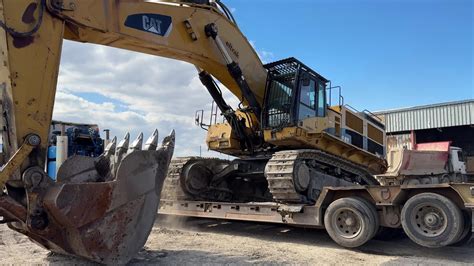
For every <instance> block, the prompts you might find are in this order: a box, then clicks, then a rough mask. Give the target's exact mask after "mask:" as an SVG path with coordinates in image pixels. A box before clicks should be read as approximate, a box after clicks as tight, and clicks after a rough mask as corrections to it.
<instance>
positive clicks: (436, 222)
mask: <svg viewBox="0 0 474 266" xmlns="http://www.w3.org/2000/svg"><path fill="white" fill-rule="evenodd" d="M412 219H413V221H414V224H416V228H417V230H418V231H419V233H421V234H423V235H425V236H429V237H435V236H438V235H440V234H442V233H443V232H444V230H445V229H446V227H447V219H446V214H445V213H444V212H443V210H441V209H439V208H436V207H433V206H428V205H425V206H419V207H418V208H417V211H416V212H415V213H414V216H413V217H412Z"/></svg>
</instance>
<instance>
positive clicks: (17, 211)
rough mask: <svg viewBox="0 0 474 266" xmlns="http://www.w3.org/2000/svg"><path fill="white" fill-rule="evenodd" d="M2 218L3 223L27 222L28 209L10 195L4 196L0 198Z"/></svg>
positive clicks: (0, 214)
mask: <svg viewBox="0 0 474 266" xmlns="http://www.w3.org/2000/svg"><path fill="white" fill-rule="evenodd" d="M0 216H2V217H3V221H2V222H8V221H9V222H12V221H19V222H25V221H26V208H25V207H24V206H23V205H21V204H20V203H18V202H17V201H15V200H14V199H12V198H11V197H9V196H8V195H2V196H0Z"/></svg>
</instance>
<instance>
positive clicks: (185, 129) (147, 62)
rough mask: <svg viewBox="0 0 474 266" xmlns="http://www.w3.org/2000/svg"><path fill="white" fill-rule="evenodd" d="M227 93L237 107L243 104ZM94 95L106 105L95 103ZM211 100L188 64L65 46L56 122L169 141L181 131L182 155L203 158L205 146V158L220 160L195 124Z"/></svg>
mask: <svg viewBox="0 0 474 266" xmlns="http://www.w3.org/2000/svg"><path fill="white" fill-rule="evenodd" d="M223 91H224V92H225V95H224V97H225V98H226V99H228V100H229V102H230V103H231V104H233V105H234V106H235V104H236V103H238V100H237V99H236V98H235V97H234V96H233V95H231V94H230V93H228V92H227V90H223ZM94 94H100V95H101V96H102V97H99V98H100V100H101V101H99V102H98V101H97V99H94V98H91V97H93V95H94ZM87 95H88V96H87ZM91 95H92V96H91ZM96 98H97V97H96ZM211 101H212V99H211V97H210V96H209V95H208V93H207V91H206V89H205V88H204V87H203V86H202V84H201V83H200V81H199V78H198V76H197V72H196V70H195V68H194V67H193V66H192V65H190V64H188V63H184V62H180V61H175V60H170V59H165V58H160V57H155V56H150V55H144V54H138V53H133V52H129V51H124V50H119V49H114V48H108V47H103V46H96V45H90V44H81V43H73V42H65V44H64V47H63V57H62V61H61V68H60V75H59V82H58V91H57V94H56V104H55V108H54V115H53V117H54V119H57V120H64V121H70V122H81V123H96V124H98V125H99V126H100V128H101V129H105V128H109V129H111V131H112V135H117V136H119V137H120V136H123V135H125V133H126V132H127V131H130V132H131V134H132V136H137V135H138V133H139V132H144V133H145V137H147V135H148V134H151V133H152V132H153V130H154V129H155V128H158V129H159V131H160V135H161V137H163V136H164V135H165V134H167V133H168V132H170V131H171V130H172V129H175V130H176V133H177V146H176V150H175V154H176V155H177V156H190V155H198V154H199V147H200V146H201V147H202V151H203V156H216V155H218V154H216V153H214V152H207V147H206V145H205V137H206V132H205V131H204V130H202V129H200V128H198V127H196V126H195V125H194V112H195V111H196V110H198V109H204V110H205V113H206V114H208V113H209V111H210V107H211Z"/></svg>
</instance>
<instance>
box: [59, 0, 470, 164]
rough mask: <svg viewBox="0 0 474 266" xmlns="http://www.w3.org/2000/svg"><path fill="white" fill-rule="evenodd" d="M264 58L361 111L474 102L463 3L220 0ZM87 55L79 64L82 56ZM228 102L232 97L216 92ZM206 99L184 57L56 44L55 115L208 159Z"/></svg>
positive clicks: (467, 5) (452, 0)
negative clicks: (306, 73)
mask: <svg viewBox="0 0 474 266" xmlns="http://www.w3.org/2000/svg"><path fill="white" fill-rule="evenodd" d="M223 2H224V3H226V5H227V6H228V7H229V8H230V9H231V10H232V12H233V15H234V16H235V18H236V20H237V23H238V25H239V27H240V29H241V31H242V32H243V33H244V35H245V36H247V38H248V40H249V41H250V42H251V43H252V45H253V46H254V48H255V49H256V51H257V53H258V54H259V55H260V57H261V59H262V61H263V62H265V63H268V62H271V61H276V60H279V59H283V58H287V57H296V58H298V59H299V60H300V61H302V62H304V63H305V64H306V65H308V66H309V67H311V68H313V69H314V70H315V71H316V72H318V73H319V74H321V75H322V76H324V77H326V78H327V79H329V80H331V81H332V85H333V86H334V85H340V86H342V88H343V91H342V93H343V96H344V98H345V103H346V104H350V105H351V106H353V107H355V108H357V109H359V110H363V109H369V110H372V111H380V110H386V109H393V108H399V107H409V106H415V105H423V104H432V103H438V102H446V101H455V100H464V99H473V98H474V80H473V76H474V67H473V61H474V51H473V47H474V43H473V36H474V33H473V31H474V17H473V16H474V15H473V14H474V5H473V2H474V1H471V0H384V1H382V0H292V1H283V0H258V1H254V0H223ZM85 58H87V60H84V59H85ZM225 97H226V99H227V100H228V101H229V102H230V103H231V105H234V106H235V105H236V104H237V103H238V101H237V99H235V98H234V97H233V96H232V95H230V94H229V93H225ZM210 103H211V97H210V96H209V95H208V94H207V91H206V89H205V88H204V87H203V86H202V85H201V83H200V81H199V79H198V77H197V74H196V70H195V68H194V67H193V66H192V65H190V64H188V63H184V62H179V61H175V60H171V59H166V58H159V57H154V56H149V55H143V54H138V53H134V52H129V51H124V50H119V49H115V48H109V47H103V46H97V45H90V44H82V43H73V42H69V41H65V43H64V45H63V54H62V60H61V67H60V75H59V82H58V90H57V94H56V104H55V108H54V115H53V118H54V119H58V120H64V121H70V122H80V123H96V124H98V125H99V126H100V128H101V129H105V128H108V129H111V131H112V135H117V136H118V137H119V138H120V137H121V136H123V135H124V134H125V133H126V132H127V131H130V132H131V134H132V137H135V136H137V135H138V133H139V132H144V133H145V137H147V135H150V134H151V133H152V132H153V130H154V129H155V128H158V130H159V131H160V135H161V136H162V137H163V136H164V135H165V134H167V133H169V131H171V130H172V129H175V130H176V133H177V147H176V152H175V154H176V155H178V156H188V155H199V154H200V147H201V152H202V155H203V156H216V155H217V154H216V153H213V152H209V151H207V148H206V146H205V142H204V140H205V136H206V132H205V131H203V130H201V129H200V128H198V127H196V126H195V125H194V113H195V111H196V110H199V109H204V110H205V111H206V113H207V112H208V110H210Z"/></svg>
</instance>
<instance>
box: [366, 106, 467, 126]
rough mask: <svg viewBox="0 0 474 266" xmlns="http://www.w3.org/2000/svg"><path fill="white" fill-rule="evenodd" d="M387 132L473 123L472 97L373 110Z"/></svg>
mask: <svg viewBox="0 0 474 266" xmlns="http://www.w3.org/2000/svg"><path fill="white" fill-rule="evenodd" d="M375 114H377V115H380V116H383V117H384V121H385V126H386V131H387V133H391V132H401V131H411V130H421V129H430V128H442V127H454V126H466V125H474V99H471V100H464V101H456V102H446V103H439V104H430V105H422V106H415V107H408V108H400V109H392V110H386V111H379V112H375Z"/></svg>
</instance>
